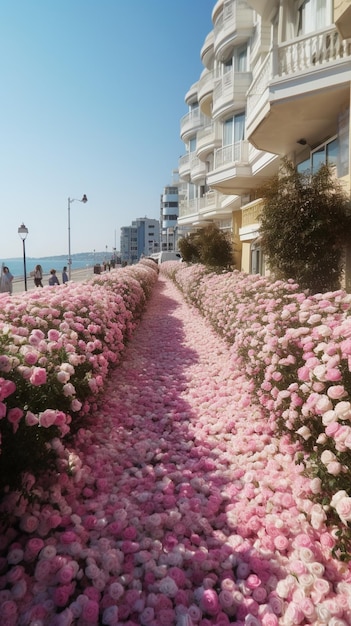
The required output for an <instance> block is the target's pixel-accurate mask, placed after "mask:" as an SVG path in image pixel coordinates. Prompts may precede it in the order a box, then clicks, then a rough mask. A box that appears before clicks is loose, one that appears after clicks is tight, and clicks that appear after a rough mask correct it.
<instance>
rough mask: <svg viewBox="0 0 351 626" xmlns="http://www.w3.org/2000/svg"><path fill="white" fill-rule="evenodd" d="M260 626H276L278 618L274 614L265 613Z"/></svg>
mask: <svg viewBox="0 0 351 626" xmlns="http://www.w3.org/2000/svg"><path fill="white" fill-rule="evenodd" d="M261 622H262V626H278V625H279V622H278V618H277V616H276V615H274V613H265V615H263V616H262V618H261Z"/></svg>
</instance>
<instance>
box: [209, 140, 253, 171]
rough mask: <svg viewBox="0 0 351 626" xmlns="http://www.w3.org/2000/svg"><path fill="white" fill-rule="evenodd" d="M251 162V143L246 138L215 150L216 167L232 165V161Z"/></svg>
mask: <svg viewBox="0 0 351 626" xmlns="http://www.w3.org/2000/svg"><path fill="white" fill-rule="evenodd" d="M248 162H249V143H248V141H246V140H245V139H243V140H242V141H237V142H235V143H232V144H230V145H229V146H223V147H222V148H218V150H216V152H215V159H214V169H215V170H216V169H218V168H220V167H222V166H224V165H230V164H232V163H243V164H247V163H248Z"/></svg>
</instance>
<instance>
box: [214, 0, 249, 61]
mask: <svg viewBox="0 0 351 626" xmlns="http://www.w3.org/2000/svg"><path fill="white" fill-rule="evenodd" d="M252 26H253V11H252V9H251V8H250V7H249V6H248V5H247V3H246V2H245V1H244V0H226V2H224V4H223V11H222V12H221V13H220V14H219V15H218V19H217V20H216V22H215V24H214V47H215V49H216V48H217V47H218V46H219V45H220V44H221V42H222V41H224V40H225V39H226V38H227V37H228V34H232V33H235V32H236V31H238V30H241V29H243V30H247V29H248V28H252Z"/></svg>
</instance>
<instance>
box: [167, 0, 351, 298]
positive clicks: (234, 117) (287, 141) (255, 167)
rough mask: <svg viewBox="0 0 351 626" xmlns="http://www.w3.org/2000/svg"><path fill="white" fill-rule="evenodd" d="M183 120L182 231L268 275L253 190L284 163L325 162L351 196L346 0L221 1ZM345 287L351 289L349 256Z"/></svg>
mask: <svg viewBox="0 0 351 626" xmlns="http://www.w3.org/2000/svg"><path fill="white" fill-rule="evenodd" d="M212 23H213V30H212V31H211V32H210V33H209V34H208V35H207V37H206V39H205V42H204V44H203V46H202V49H201V60H202V63H203V65H204V70H203V71H202V73H201V75H200V77H199V79H198V81H197V82H196V83H194V84H193V85H192V86H191V87H190V89H189V91H188V92H187V94H186V96H185V101H186V103H187V105H188V108H189V111H188V113H187V114H186V115H185V116H184V117H183V118H182V120H181V125H180V126H181V131H180V134H181V138H182V140H183V142H184V144H185V155H184V156H183V157H181V158H180V161H179V175H180V177H181V178H182V180H183V181H184V183H185V185H186V194H185V196H184V200H183V201H182V202H181V203H180V211H179V220H178V224H179V225H180V226H186V227H187V228H190V229H195V228H197V227H199V226H201V225H205V224H206V223H207V222H209V221H214V222H216V223H217V224H218V225H219V226H220V227H221V228H223V229H227V230H230V232H231V233H232V237H233V241H234V247H235V256H236V266H237V267H238V269H241V270H243V271H246V272H252V273H255V272H259V273H265V266H264V258H263V255H262V254H261V250H260V242H259V237H258V234H259V233H258V229H259V214H260V210H261V206H262V201H261V200H260V197H259V188H260V186H261V184H262V182H263V181H264V180H266V179H267V178H269V177H271V176H272V175H273V174H274V173H275V172H276V171H277V169H278V167H279V164H280V162H281V158H282V157H283V156H287V157H288V158H289V159H291V160H292V161H293V162H294V163H295V164H296V166H297V167H298V168H301V169H304V168H306V169H307V168H312V170H313V169H315V168H317V167H318V165H319V164H320V163H321V162H324V161H327V162H329V163H331V164H333V165H334V166H335V173H336V176H337V177H338V178H339V179H340V180H342V182H343V184H344V185H345V188H346V190H347V192H348V193H350V191H351V187H350V185H351V184H350V87H351V7H350V1H349V0H335V1H334V2H333V0H247V1H245V0H218V1H217V2H216V3H215V5H214V8H213V10H212ZM346 286H347V288H348V289H351V250H350V251H348V259H347V272H346Z"/></svg>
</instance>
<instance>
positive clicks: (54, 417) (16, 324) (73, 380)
mask: <svg viewBox="0 0 351 626" xmlns="http://www.w3.org/2000/svg"><path fill="white" fill-rule="evenodd" d="M156 280H157V267H156V266H155V264H154V263H153V262H151V261H144V262H143V263H140V264H138V266H133V267H129V268H124V269H119V270H116V271H113V272H109V274H108V276H107V275H102V276H98V277H94V278H93V279H92V280H90V281H87V282H85V283H81V284H73V283H72V284H69V285H61V286H60V287H59V288H57V289H49V288H45V289H43V290H40V293H39V291H30V292H27V293H25V294H21V295H18V296H12V297H9V296H8V295H5V294H4V295H2V297H1V298H0V346H1V353H2V354H1V358H0V476H1V479H0V489H4V488H5V487H6V486H7V484H9V485H10V486H11V487H12V488H13V487H18V488H19V487H20V481H21V473H22V472H23V471H26V470H28V469H31V471H33V470H34V468H35V467H37V470H40V469H45V468H43V462H44V457H45V459H46V460H45V463H47V464H48V469H53V468H54V464H55V450H54V449H53V447H52V444H51V441H52V440H53V439H54V438H55V437H60V438H64V437H65V436H66V435H68V434H69V433H74V432H75V431H76V430H77V428H78V426H77V425H76V424H78V423H79V421H80V420H81V419H82V417H83V416H84V415H87V414H88V413H89V412H90V411H91V410H94V408H95V407H96V403H97V400H98V398H99V395H101V393H102V391H103V388H104V385H105V381H106V378H107V375H108V373H109V371H110V369H111V367H114V366H115V365H116V364H117V363H119V362H120V360H121V358H122V354H123V352H124V349H125V345H126V342H127V341H129V339H130V338H131V336H132V334H133V332H134V330H135V328H136V327H137V325H138V324H139V321H140V316H141V313H142V311H143V310H144V308H145V305H146V302H147V299H148V298H149V296H150V294H151V291H152V288H153V285H154V284H155V281H156ZM9 467H11V468H12V469H11V472H9V471H8V470H9ZM6 481H9V483H7V482H6Z"/></svg>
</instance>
